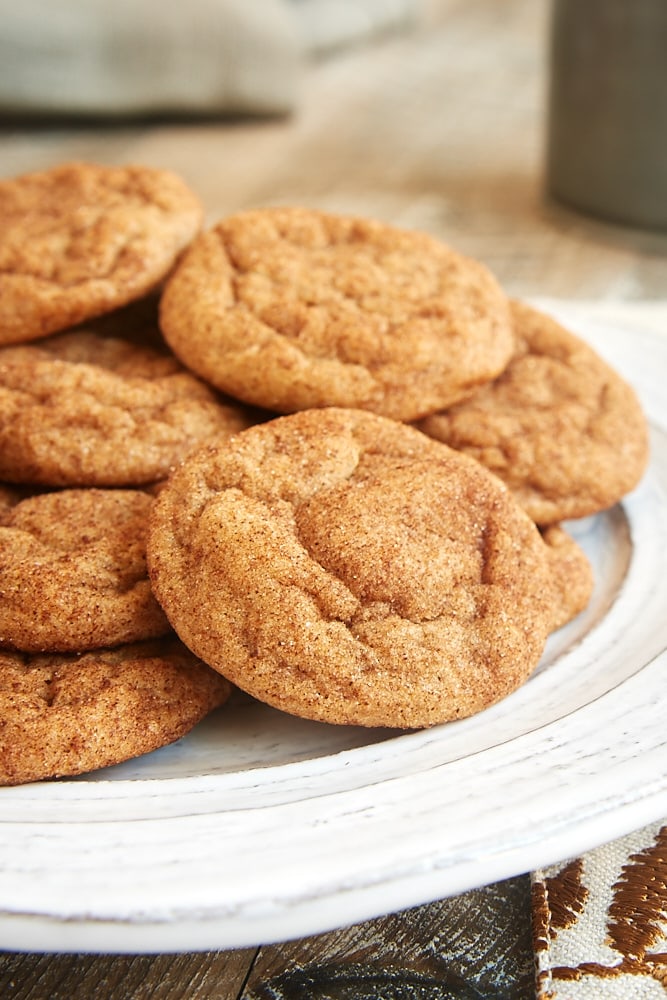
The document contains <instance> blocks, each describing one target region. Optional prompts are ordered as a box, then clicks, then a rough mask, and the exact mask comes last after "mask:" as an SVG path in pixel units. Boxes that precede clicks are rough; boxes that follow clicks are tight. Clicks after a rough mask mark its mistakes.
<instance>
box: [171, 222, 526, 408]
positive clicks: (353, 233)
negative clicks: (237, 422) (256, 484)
mask: <svg viewBox="0 0 667 1000" xmlns="http://www.w3.org/2000/svg"><path fill="white" fill-rule="evenodd" d="M161 326H162V329H163V332H164V334H165V336H166V339H167V341H168V342H169V343H170V345H171V347H172V348H173V350H174V351H175V353H176V354H177V355H178V356H179V357H180V358H181V360H182V361H183V362H184V363H185V364H186V365H187V366H188V367H190V368H192V370H193V371H195V372H197V373H198V374H199V375H201V376H202V377H203V378H205V379H207V380H208V381H210V382H211V383H212V384H213V385H216V386H217V387H218V388H219V389H221V390H222V391H223V392H226V393H229V394H230V395H231V396H234V397H236V398H238V399H243V400H246V401H247V402H249V403H253V404H255V405H257V406H261V407H264V408H266V409H269V410H273V411H276V412H280V413H289V412H293V411H295V410H301V409H306V408H309V407H321V406H345V407H358V408H362V409H366V410H372V411H374V412H376V413H381V414H384V415H385V416H389V417H394V418H397V419H400V420H411V419H415V418H416V417H417V416H420V415H423V414H425V413H430V412H433V411H434V410H439V409H442V408H443V406H448V405H450V404H451V403H453V402H455V401H456V400H458V399H461V398H463V397H465V396H466V395H468V394H469V393H470V392H471V391H473V390H474V389H475V388H476V387H477V386H478V385H480V384H482V383H484V382H486V381H488V380H489V379H491V378H493V377H494V376H495V375H497V374H498V373H499V372H500V371H502V369H503V368H504V366H505V365H506V363H507V362H508V361H509V358H510V356H511V352H512V346H513V341H512V333H511V327H510V322H509V316H508V306H507V302H506V298H505V295H504V294H503V292H502V291H501V289H500V288H499V286H498V284H497V282H496V281H495V279H494V278H493V277H492V275H491V274H490V273H489V271H488V270H487V269H486V268H485V267H484V266H483V265H482V264H481V263H479V262H477V261H473V260H469V259H467V258H465V257H463V256H461V255H460V254H458V253H456V252H455V251H453V250H452V249H450V248H449V247H447V246H445V245H443V244H442V243H440V242H438V241H437V240H436V239H434V238H432V237H430V236H428V235H426V234H424V233H417V232H410V231H406V230H401V229H398V228H396V227H393V226H389V225H385V224H383V223H381V222H377V221H373V220H369V219H359V218H354V217H347V216H338V215H332V214H328V213H326V212H321V211H315V210H308V209H303V208H272V209H258V210H255V211H248V212H243V213H240V214H238V215H235V216H232V217H231V218H228V219H225V220H223V221H222V222H220V223H219V224H218V225H217V226H215V227H214V228H213V229H211V230H210V231H208V232H205V233H203V234H201V235H200V236H199V237H198V238H197V239H196V240H195V241H194V242H193V244H192V245H191V247H190V248H189V250H188V251H187V253H186V254H185V255H184V257H183V259H182V261H181V262H180V263H179V265H178V267H177V269H176V270H175V272H174V274H173V275H172V277H171V278H170V280H169V281H168V283H167V285H166V288H165V291H164V295H163V298H162V306H161Z"/></svg>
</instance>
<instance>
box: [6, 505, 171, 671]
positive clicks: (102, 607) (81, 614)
mask: <svg viewBox="0 0 667 1000" xmlns="http://www.w3.org/2000/svg"><path fill="white" fill-rule="evenodd" d="M153 502H154V501H153V498H152V497H150V496H149V495H148V494H146V493H142V492H141V491H139V490H99V489H81V490H62V491H57V492H54V493H43V494H37V495H35V496H32V497H29V498H27V499H25V500H22V501H20V502H19V503H16V504H15V505H14V506H13V507H11V508H10V509H9V510H8V511H6V512H4V513H2V512H0V581H1V582H0V646H3V647H12V648H15V649H21V650H24V651H27V652H46V651H50V652H55V651H59V652H64V651H81V650H84V649H94V648H96V647H99V646H115V645H119V644H120V643H126V642H135V641H137V640H140V639H149V638H153V637H155V636H160V635H164V634H165V633H166V632H168V631H169V624H168V622H167V620H166V618H165V616H164V613H163V611H162V609H161V608H160V606H159V604H158V603H157V601H156V600H155V597H154V596H153V592H152V590H151V585H150V582H149V580H148V573H147V570H146V535H147V532H148V517H149V514H150V511H151V508H152V506H153Z"/></svg>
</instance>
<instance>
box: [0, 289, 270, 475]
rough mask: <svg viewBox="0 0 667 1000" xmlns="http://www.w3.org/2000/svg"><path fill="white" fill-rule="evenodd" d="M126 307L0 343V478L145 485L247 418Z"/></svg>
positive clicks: (241, 407) (239, 406)
mask: <svg viewBox="0 0 667 1000" xmlns="http://www.w3.org/2000/svg"><path fill="white" fill-rule="evenodd" d="M135 309H138V307H135ZM135 309H131V310H129V311H127V310H125V311H122V310H121V311H119V312H118V313H114V314H113V315H111V316H109V317H108V318H106V319H105V320H104V321H102V322H99V323H97V324H96V323H91V324H87V325H86V326H84V327H78V328H77V329H75V330H69V331H66V332H63V333H59V334H54V335H53V336H51V337H47V338H44V339H43V340H40V341H39V342H35V343H32V344H20V345H16V346H13V347H4V348H0V478H1V479H5V480H6V481H7V482H10V483H11V482H14V483H35V484H40V485H43V486H102V487H105V486H135V485H142V484H145V483H151V482H155V481H157V480H160V479H163V478H165V477H166V476H167V475H168V474H169V472H170V471H171V468H172V467H173V466H174V465H176V464H177V463H178V462H179V461H180V460H181V459H182V458H183V457H185V455H186V454H187V453H188V452H189V451H190V450H192V449H193V448H195V447H198V446H199V445H201V444H204V443H206V442H208V441H210V440H213V439H215V438H217V437H220V436H222V437H225V436H228V435H230V434H233V433H236V432H237V431H239V430H241V429H243V428H244V427H246V426H248V424H250V423H252V422H254V419H255V417H254V416H253V415H251V414H250V413H249V411H248V409H247V408H246V407H245V406H244V405H243V404H241V403H237V402H236V401H233V400H227V399H223V398H222V397H221V396H220V395H219V394H218V393H216V392H215V391H214V390H213V389H212V388H211V387H210V386H208V385H206V384H204V383H203V382H202V381H201V380H200V379H198V378H196V377H195V376H194V375H192V374H191V373H190V372H188V371H187V370H185V369H184V368H183V366H182V365H181V364H180V363H179V362H178V361H177V360H176V358H175V357H174V356H173V355H172V354H171V352H170V351H168V350H167V348H166V346H165V344H164V341H162V339H161V337H160V336H159V333H158V331H157V327H156V325H155V321H154V323H153V327H152V328H151V327H150V324H147V321H146V318H145V316H144V314H143V312H142V311H140V312H139V318H137V316H136V315H135Z"/></svg>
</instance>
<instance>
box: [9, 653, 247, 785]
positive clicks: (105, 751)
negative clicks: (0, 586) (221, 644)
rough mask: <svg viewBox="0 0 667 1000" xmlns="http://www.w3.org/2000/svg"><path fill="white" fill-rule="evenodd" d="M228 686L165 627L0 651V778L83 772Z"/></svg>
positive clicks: (217, 700) (184, 719)
mask: <svg viewBox="0 0 667 1000" xmlns="http://www.w3.org/2000/svg"><path fill="white" fill-rule="evenodd" d="M230 690H231V687H230V685H229V684H228V683H227V681H225V680H224V678H223V677H221V676H220V675H219V674H217V673H215V672H214V671H212V670H209V669H208V667H206V666H204V664H202V663H201V662H200V661H198V660H197V659H196V657H194V656H193V655H192V654H191V653H190V652H189V650H187V649H185V647H184V646H182V644H181V643H180V642H178V641H177V640H175V639H174V638H173V636H168V637H165V638H163V639H156V640H151V641H149V642H144V643H134V644H131V645H127V646H120V647H117V648H115V649H99V650H95V651H94V652H89V653H85V654H82V655H75V654H69V655H68V654H42V655H29V654H26V653H15V652H3V651H0V785H19V784H23V783H26V782H31V781H40V780H42V779H45V778H59V777H67V776H73V775H77V774H83V773H85V772H87V771H92V770H95V769H97V768H100V767H107V766H109V765H111V764H118V763H120V762H121V761H125V760H129V759H130V758H133V757H138V756H139V755H140V754H144V753H148V752H149V751H151V750H156V749H157V748H158V747H162V746H165V745H167V744H168V743H173V742H174V741H175V740H178V739H180V738H181V737H182V736H184V735H185V734H186V733H187V732H189V731H190V730H191V729H192V728H193V726H194V725H196V723H197V722H199V721H200V720H201V719H202V718H204V716H205V715H207V714H208V713H209V712H211V711H212V710H213V709H214V708H216V707H218V706H219V705H221V704H223V702H224V701H225V700H226V699H227V698H228V696H229V693H230Z"/></svg>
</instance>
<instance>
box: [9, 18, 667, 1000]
mask: <svg viewBox="0 0 667 1000" xmlns="http://www.w3.org/2000/svg"><path fill="white" fill-rule="evenodd" d="M429 10H430V14H429V18H428V23H427V24H425V25H424V26H422V27H420V28H418V29H417V30H416V31H415V32H414V33H412V34H410V35H409V36H402V37H397V38H389V39H386V40H383V41H382V42H381V43H377V44H375V45H373V46H370V47H365V48H359V49H355V50H351V51H348V52H346V53H343V54H340V55H338V56H337V57H336V58H334V59H330V60H328V61H326V62H323V63H321V64H319V65H317V66H314V67H313V68H312V71H311V75H310V78H309V81H308V86H307V87H306V89H305V91H304V94H303V100H302V103H301V106H300V107H299V109H298V111H297V112H296V113H295V114H294V115H293V116H292V117H291V118H290V119H289V120H273V121H235V122H229V121H227V122H225V121H211V120H208V121H183V122H175V121H171V122H144V123H138V122H134V123H131V124H128V123H125V124H116V125H115V126H113V127H108V128H105V129H102V128H99V127H94V126H93V125H90V124H88V125H78V126H74V125H72V124H67V123H61V124H59V125H54V124H53V123H51V124H48V125H47V124H41V125H36V124H35V123H32V124H30V125H28V124H21V123H17V122H5V123H0V136H1V143H0V174H2V175H4V176H10V175H12V174H15V173H19V172H21V171H23V170H29V169H36V168H39V167H41V166H46V165H48V164H51V163H54V162H57V161H61V160H65V159H73V158H82V159H91V160H99V161H101V162H108V163H124V162H141V163H148V164H154V165H157V166H163V167H169V168H172V169H174V170H176V171H178V172H180V173H181V174H182V175H183V176H184V177H185V178H186V179H187V180H188V181H189V183H190V184H191V185H192V187H193V188H194V189H195V190H196V191H197V192H198V193H199V195H200V196H201V198H202V199H203V201H204V203H205V205H206V206H207V210H208V215H209V219H210V220H211V221H213V220H215V219H216V218H218V217H220V216H222V215H223V214H226V213H228V212H230V211H234V210H237V209H239V208H243V207H247V206H250V205H257V204H267V203H302V204H309V205H317V206H321V207H323V208H328V209H332V210H340V211H352V212H358V213H361V214H366V215H375V216H377V217H379V218H382V219H385V220H387V221H391V222H394V223H396V224H399V225H403V226H414V227H419V228H423V229H426V230H428V231H430V232H433V233H435V234H436V235H439V236H441V237H443V238H445V239H446V240H448V241H449V242H451V243H452V244H453V245H455V246H457V247H458V248H459V249H461V250H463V251H465V252H467V253H470V254H473V255H475V256H477V257H479V258H481V259H482V260H484V261H485V262H486V263H487V264H488V265H489V266H490V267H491V268H492V269H493V270H494V272H495V273H496V275H497V276H498V278H499V279H500V280H501V281H502V282H503V284H504V285H505V287H506V288H507V290H508V291H509V292H510V293H512V294H515V295H523V296H533V295H543V296H565V297H571V298H582V299H598V300H600V299H602V300H609V301H612V300H613V301H616V300H632V299H639V298H655V297H660V296H662V297H664V295H665V289H667V235H659V234H647V233H639V232H633V231H630V230H625V229H622V228H617V227H611V226H607V225H605V224H603V223H601V222H596V221H594V220H589V219H585V218H583V217H580V216H577V215H575V214H574V213H571V212H569V211H567V210H565V209H562V208H560V207H558V206H556V205H553V204H551V203H550V202H549V200H548V199H546V198H545V196H544V192H543V179H542V157H543V138H544V113H543V112H544V107H545V91H546V49H547V27H548V10H549V3H548V0H431V2H430V3H429ZM221 850H224V846H222V845H221ZM531 962H532V956H531V950H530V940H529V899H528V880H527V877H522V878H518V879H512V880H510V881H508V882H506V883H501V884H499V885H496V886H490V887H486V888H482V889H479V890H475V891H473V892H470V893H465V894H464V895H462V896H460V897H457V898H455V899H452V900H444V901H442V902H439V903H434V904H431V905H429V906H424V907H418V908H416V909H414V910H410V911H406V912H403V913H399V914H394V915H390V916H387V917H384V918H379V919H378V920H375V921H367V922H365V923H364V924H361V925H356V926H354V927H352V928H348V929H343V930H340V931H337V932H333V933H330V934H325V935H321V936H318V937H316V938H309V939H305V940H302V941H298V942H289V943H286V944H283V945H273V946H264V947H259V948H257V949H254V948H251V949H245V950H237V951H230V952H214V953H211V952H206V953H202V954H180V955H157V956H148V955H139V956H80V955H61V956H54V955H41V954H37V953H36V954H15V953H4V954H0V996H2V997H7V998H15V1000H88V998H101V1000H135V998H136V1000H144V998H145V1000H148V998H149V997H150V998H154V1000H177V998H178V1000H181V998H188V1000H204V998H206V1000H209V998H216V1000H218V998H219V1000H237V998H238V1000H260V998H261V1000H264V998H279V1000H280V998H284V1000H288V998H289V1000H291V998H296V997H303V998H308V997H312V998H324V997H327V998H328V997H331V998H341V1000H342V998H352V997H354V998H355V1000H363V998H365V997H368V998H369V1000H370V998H371V997H382V998H385V1000H393V998H397V1000H398V998H401V1000H403V998H422V1000H426V998H428V1000H448V998H450V997H459V996H460V997H463V998H466V997H469V998H471V1000H474V998H480V997H482V998H487V1000H491V998H494V1000H529V998H530V997H531V996H532V995H533V987H532V964H531ZM457 989H458V992H456V990H457Z"/></svg>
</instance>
